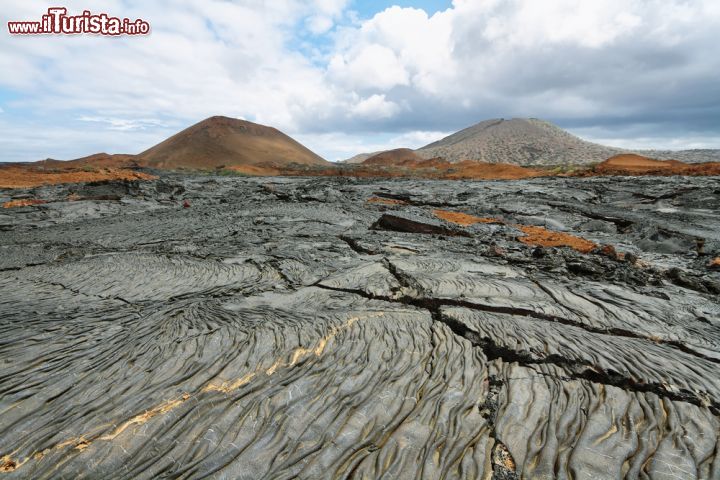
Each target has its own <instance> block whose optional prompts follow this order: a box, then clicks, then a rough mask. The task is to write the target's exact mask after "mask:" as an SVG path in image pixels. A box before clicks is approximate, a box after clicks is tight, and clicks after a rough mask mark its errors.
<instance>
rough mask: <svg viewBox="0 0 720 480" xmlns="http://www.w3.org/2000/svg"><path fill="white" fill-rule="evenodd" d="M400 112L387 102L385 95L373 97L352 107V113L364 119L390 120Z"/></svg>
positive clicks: (394, 104) (393, 104)
mask: <svg viewBox="0 0 720 480" xmlns="http://www.w3.org/2000/svg"><path fill="white" fill-rule="evenodd" d="M399 110H400V107H399V106H398V105H397V104H396V103H394V102H389V101H387V100H385V95H377V94H375V95H371V96H370V97H368V98H365V99H363V100H361V101H359V102H358V103H357V104H355V105H354V106H353V107H352V113H353V114H354V115H357V116H359V117H362V118H370V119H374V118H389V117H392V116H393V115H394V114H395V113H397V112H398V111H399Z"/></svg>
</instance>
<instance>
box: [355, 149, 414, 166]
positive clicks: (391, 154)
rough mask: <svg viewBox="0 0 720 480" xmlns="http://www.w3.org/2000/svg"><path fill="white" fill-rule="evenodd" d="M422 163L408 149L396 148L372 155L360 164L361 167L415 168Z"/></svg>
mask: <svg viewBox="0 0 720 480" xmlns="http://www.w3.org/2000/svg"><path fill="white" fill-rule="evenodd" d="M421 162H423V158H422V157H420V156H419V155H417V154H416V153H415V152H413V151H412V150H410V149H409V148H397V149H395V150H388V151H386V152H380V153H378V154H377V155H373V156H372V157H370V158H368V159H367V160H365V161H363V162H362V165H376V166H384V167H401V166H411V167H412V166H416V165H417V164H419V163H421Z"/></svg>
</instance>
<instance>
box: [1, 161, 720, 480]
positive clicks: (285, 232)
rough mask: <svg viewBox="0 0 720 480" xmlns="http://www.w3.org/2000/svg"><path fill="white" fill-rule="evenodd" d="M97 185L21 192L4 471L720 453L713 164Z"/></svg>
mask: <svg viewBox="0 0 720 480" xmlns="http://www.w3.org/2000/svg"><path fill="white" fill-rule="evenodd" d="M77 188H78V187H77V186H72V185H54V186H45V187H37V188H33V189H28V190H27V191H25V192H22V191H21V192H18V191H17V190H16V191H14V192H13V195H18V194H20V195H26V196H27V197H28V198H37V199H41V200H43V202H44V203H38V204H36V205H31V206H22V207H16V208H12V209H7V210H4V211H3V212H2V214H0V270H1V271H2V272H3V275H2V277H1V278H0V288H1V289H2V296H1V297H0V479H1V478H8V479H46V478H47V479H49V478H52V479H55V478H59V479H76V478H123V479H136V478H146V479H154V478H183V479H188V478H217V479H224V478H233V479H235V478H238V479H242V478H246V479H260V478H267V479H281V478H307V479H316V478H386V479H420V478H424V479H437V478H448V479H451V478H463V479H465V478H472V479H474V478H487V479H493V478H495V479H519V478H527V479H546V478H547V479H549V478H575V479H580V478H588V479H590V478H592V479H605V478H607V479H615V478H658V479H665V478H667V479H671V478H672V479H687V478H702V479H715V478H720V457H719V456H718V450H719V448H720V447H719V446H718V445H719V443H718V438H719V436H720V375H718V372H720V300H718V294H719V293H720V273H719V272H718V270H717V268H715V267H714V266H712V265H713V264H712V262H713V260H714V259H715V258H717V257H719V256H720V215H718V211H720V190H718V187H717V179H716V178H712V177H692V178H690V177H688V178H683V177H663V178H655V177H653V178H647V177H646V178H603V177H595V178H545V179H529V180H513V181H498V182H464V181H463V182H450V181H424V180H362V179H349V178H311V179H310V178H237V177H230V178H226V177H208V176H200V175H198V176H193V175H189V174H188V175H175V174H163V175H162V178H160V179H158V180H153V181H132V180H131V181H109V182H105V183H102V184H98V185H96V186H94V187H92V189H93V191H92V192H88V194H87V195H84V196H83V197H82V198H81V199H80V200H76V201H67V198H68V195H69V193H71V192H75V191H76V190H77ZM88 188H89V187H88ZM0 196H7V195H5V193H4V191H1V190H0ZM373 198H374V199H377V198H381V199H390V200H393V201H384V202H381V201H377V200H371V199H373ZM185 200H187V202H188V205H189V208H183V206H182V204H183V202H184V201H185ZM369 200H370V201H369ZM439 209H442V210H439ZM439 212H440V213H441V214H439ZM443 212H445V213H443ZM447 212H456V213H457V214H462V215H452V214H448V213H447ZM453 218H459V219H465V220H467V219H475V218H476V219H478V220H479V221H478V222H477V223H473V222H472V221H465V222H464V223H463V222H460V223H451V221H452V219H453ZM483 219H490V220H487V221H485V220H483ZM480 220H482V221H480ZM523 226H532V227H540V228H535V229H534V230H533V231H534V232H539V234H538V235H534V236H533V241H532V242H529V241H528V240H527V239H526V240H525V241H524V242H523V241H521V240H522V238H523V237H524V236H525V233H524V232H523V230H522V227H523ZM544 229H547V230H549V231H553V232H562V233H567V234H571V235H573V236H575V237H578V238H581V239H584V240H587V245H593V244H594V245H598V247H597V248H594V249H592V250H591V251H588V250H589V249H590V247H588V248H584V249H581V251H577V250H573V249H572V248H556V247H548V246H543V245H542V233H543V232H544ZM526 230H527V229H526ZM536 236H537V237H538V239H535V237H536ZM534 242H535V243H537V244H533V243H534ZM607 246H612V247H613V248H609V247H607Z"/></svg>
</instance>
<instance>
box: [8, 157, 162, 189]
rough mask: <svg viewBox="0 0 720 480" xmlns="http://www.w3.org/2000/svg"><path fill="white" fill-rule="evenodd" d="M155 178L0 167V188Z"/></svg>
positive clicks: (111, 171) (109, 171)
mask: <svg viewBox="0 0 720 480" xmlns="http://www.w3.org/2000/svg"><path fill="white" fill-rule="evenodd" d="M41 163H42V162H41ZM58 163H65V162H58ZM155 178H157V177H156V176H154V175H149V174H147V173H141V172H136V171H134V170H129V169H125V168H102V169H97V170H90V169H88V170H87V171H86V170H83V169H76V168H68V167H64V168H55V167H54V168H52V169H49V170H48V169H47V165H45V166H37V164H9V165H7V166H0V188H31V187H38V186H41V185H55V184H58V183H81V182H97V181H100V180H153V179H155Z"/></svg>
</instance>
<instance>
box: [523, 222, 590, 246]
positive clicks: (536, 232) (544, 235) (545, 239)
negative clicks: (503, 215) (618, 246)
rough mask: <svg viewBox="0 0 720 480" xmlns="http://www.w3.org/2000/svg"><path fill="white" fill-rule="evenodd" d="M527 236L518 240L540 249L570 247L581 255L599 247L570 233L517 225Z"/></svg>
mask: <svg viewBox="0 0 720 480" xmlns="http://www.w3.org/2000/svg"><path fill="white" fill-rule="evenodd" d="M515 227H516V228H518V229H520V230H521V231H522V232H523V233H524V234H525V236H524V237H520V238H518V240H519V241H521V242H522V243H524V244H526V245H533V246H538V247H570V248H572V249H574V250H577V251H578V252H580V253H590V252H591V251H592V250H594V249H595V248H596V247H597V245H596V244H595V243H593V242H591V241H590V240H585V239H584V238H580V237H576V236H575V235H570V234H569V233H563V232H554V231H552V230H548V229H546V228H543V227H536V226H533V225H515Z"/></svg>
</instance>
